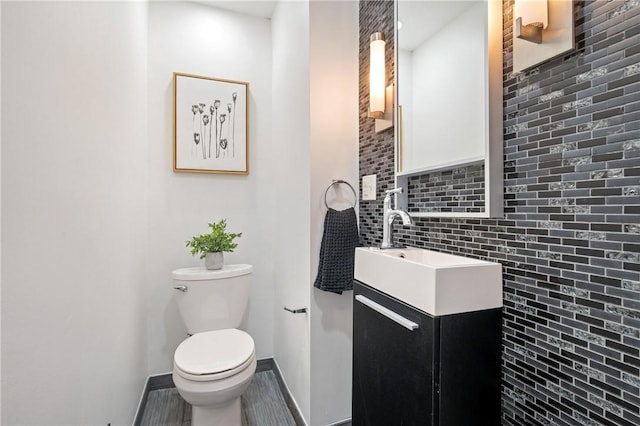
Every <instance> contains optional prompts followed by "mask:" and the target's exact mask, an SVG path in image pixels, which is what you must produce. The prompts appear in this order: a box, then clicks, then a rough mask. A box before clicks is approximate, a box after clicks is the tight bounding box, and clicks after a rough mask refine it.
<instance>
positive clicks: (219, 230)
mask: <svg viewBox="0 0 640 426" xmlns="http://www.w3.org/2000/svg"><path fill="white" fill-rule="evenodd" d="M209 228H211V232H210V233H208V234H202V235H198V236H196V237H193V238H192V239H190V240H189V241H187V244H186V246H187V247H191V254H192V255H193V256H195V255H197V254H200V259H204V258H205V256H206V254H207V253H216V252H222V251H228V252H232V251H233V250H234V249H235V248H236V247H238V244H237V243H234V242H233V240H234V239H236V238H238V237H240V236H242V232H240V233H237V234H235V233H233V232H226V229H227V220H226V219H222V220H221V221H220V222H217V223H210V224H209Z"/></svg>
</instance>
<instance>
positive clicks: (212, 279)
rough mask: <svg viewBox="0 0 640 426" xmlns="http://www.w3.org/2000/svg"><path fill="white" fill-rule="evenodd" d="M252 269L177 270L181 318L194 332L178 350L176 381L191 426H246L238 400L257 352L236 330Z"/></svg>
mask: <svg viewBox="0 0 640 426" xmlns="http://www.w3.org/2000/svg"><path fill="white" fill-rule="evenodd" d="M251 271H252V267H251V265H229V266H225V267H223V269H222V270H217V271H208V270H205V269H204V268H185V269H178V270H176V271H173V279H174V288H175V289H176V290H180V292H179V293H177V294H176V297H177V298H178V301H177V302H178V307H179V310H180V314H181V316H182V318H183V320H184V322H185V325H186V326H187V331H188V332H189V333H190V334H192V335H191V336H190V337H188V338H187V339H186V340H184V341H183V342H182V343H180V345H179V346H178V348H177V349H176V351H175V354H174V359H173V382H174V384H175V386H176V389H177V390H178V392H179V393H180V395H181V396H182V398H183V399H184V400H185V401H187V402H188V403H189V404H191V405H192V411H191V413H192V417H191V424H192V425H196V426H200V425H202V426H204V425H207V426H214V425H220V426H222V425H224V426H240V425H241V424H242V413H241V407H240V396H241V395H242V394H243V393H244V391H245V390H246V389H247V387H248V386H249V383H250V382H251V379H252V378H253V375H254V373H255V371H256V354H255V345H254V341H253V339H252V338H251V336H250V335H249V334H247V333H246V332H244V331H242V330H238V329H237V328H236V327H238V326H239V325H240V320H241V318H242V316H243V314H244V311H245V309H246V305H247V302H248V293H249V283H250V280H249V276H250V273H251Z"/></svg>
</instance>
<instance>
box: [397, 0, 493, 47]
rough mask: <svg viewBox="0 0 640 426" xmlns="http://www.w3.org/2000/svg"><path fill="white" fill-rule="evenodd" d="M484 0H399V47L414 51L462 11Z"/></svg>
mask: <svg viewBox="0 0 640 426" xmlns="http://www.w3.org/2000/svg"><path fill="white" fill-rule="evenodd" d="M478 1H482V0H472V1H464V0H399V2H398V20H400V21H402V29H401V30H400V31H399V32H398V47H399V48H400V49H401V50H409V51H412V50H414V49H415V48H416V47H418V46H420V45H421V44H422V42H423V41H424V40H426V39H427V38H429V37H431V36H432V35H433V34H435V33H437V32H438V31H439V30H440V29H441V28H442V27H444V26H445V25H447V24H448V23H449V22H451V21H452V20H453V19H454V18H455V17H456V16H458V15H460V13H462V11H464V10H466V9H467V8H469V7H471V6H472V5H474V4H476V3H477V2H478Z"/></svg>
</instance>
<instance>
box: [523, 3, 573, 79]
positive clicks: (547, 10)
mask: <svg viewBox="0 0 640 426" xmlns="http://www.w3.org/2000/svg"><path fill="white" fill-rule="evenodd" d="M574 46H575V25H574V18H573V1H569V0H515V3H514V5H513V71H514V72H520V71H523V70H525V69H527V68H531V67H533V66H534V65H537V64H539V63H541V62H544V61H546V60H548V59H551V58H554V57H556V56H559V55H562V54H564V53H566V52H568V51H570V50H573V48H574Z"/></svg>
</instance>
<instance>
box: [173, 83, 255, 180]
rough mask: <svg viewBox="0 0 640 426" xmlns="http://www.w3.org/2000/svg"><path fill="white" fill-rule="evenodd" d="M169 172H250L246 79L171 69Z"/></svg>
mask: <svg viewBox="0 0 640 426" xmlns="http://www.w3.org/2000/svg"><path fill="white" fill-rule="evenodd" d="M173 170H174V171H175V172H187V173H225V174H237V175H248V174H249V83H247V82H245V81H235V80H223V79H218V78H212V77H204V76H200V75H193V74H183V73H178V72H174V73H173Z"/></svg>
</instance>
